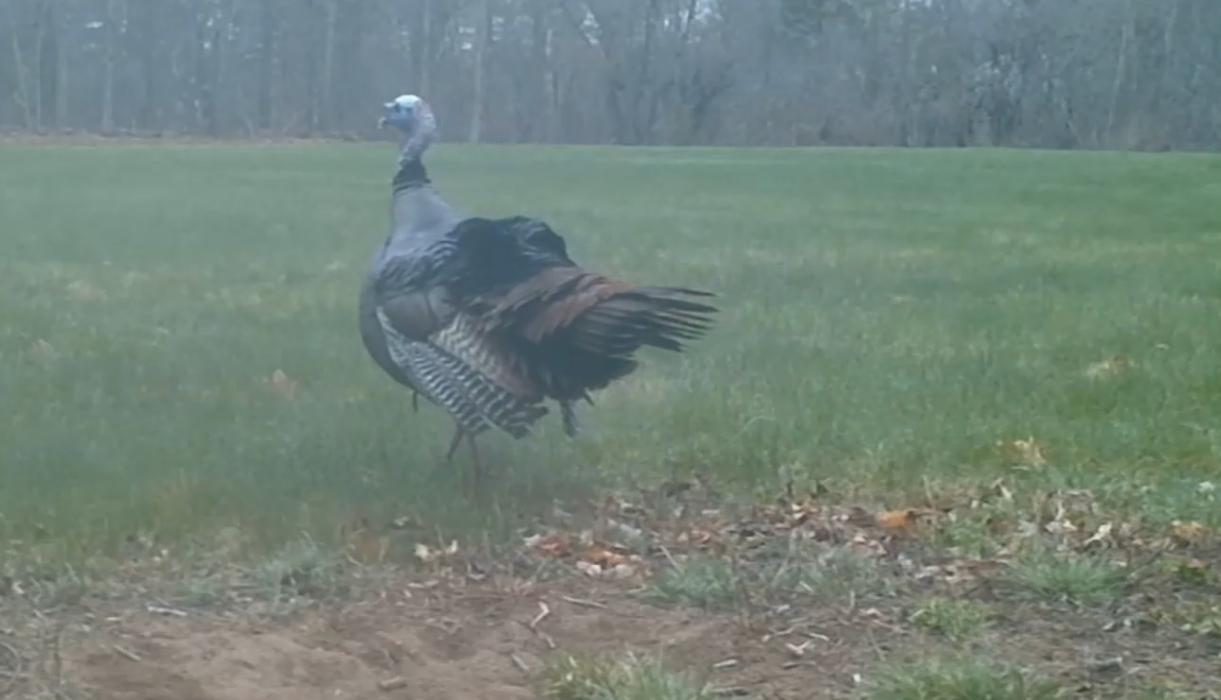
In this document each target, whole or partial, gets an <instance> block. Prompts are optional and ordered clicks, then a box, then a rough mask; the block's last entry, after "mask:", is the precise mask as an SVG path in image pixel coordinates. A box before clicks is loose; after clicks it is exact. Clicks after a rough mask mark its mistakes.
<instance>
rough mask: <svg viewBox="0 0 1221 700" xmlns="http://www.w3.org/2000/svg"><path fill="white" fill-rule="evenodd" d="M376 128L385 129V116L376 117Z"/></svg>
mask: <svg viewBox="0 0 1221 700" xmlns="http://www.w3.org/2000/svg"><path fill="white" fill-rule="evenodd" d="M377 128H379V129H385V128H386V118H385V117H382V118H380V119H378V120H377Z"/></svg>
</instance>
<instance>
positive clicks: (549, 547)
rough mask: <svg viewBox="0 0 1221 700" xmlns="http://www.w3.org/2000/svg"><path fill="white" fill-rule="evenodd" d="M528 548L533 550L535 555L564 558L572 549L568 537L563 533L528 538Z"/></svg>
mask: <svg viewBox="0 0 1221 700" xmlns="http://www.w3.org/2000/svg"><path fill="white" fill-rule="evenodd" d="M526 546H527V547H529V548H530V549H531V550H533V551H534V553H535V554H538V555H539V556H544V557H562V556H565V555H567V554H568V553H569V551H571V549H572V544H571V543H570V542H569V539H568V535H566V534H564V533H562V532H553V533H551V534H550V535H534V536H533V537H527V538H526Z"/></svg>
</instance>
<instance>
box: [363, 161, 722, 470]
mask: <svg viewBox="0 0 1221 700" xmlns="http://www.w3.org/2000/svg"><path fill="white" fill-rule="evenodd" d="M711 296H713V295H712V294H711V293H709V292H705V291H700V290H695V289H690V288H685V287H662V286H635V285H631V284H627V283H624V282H621V281H617V280H614V279H610V278H607V277H603V276H601V275H597V274H594V273H591V272H588V271H586V270H583V269H582V268H581V267H580V266H579V265H577V264H576V263H575V262H574V261H573V260H572V259H571V258H570V257H569V256H568V253H567V248H566V244H565V242H564V239H563V238H562V237H561V236H560V235H559V234H557V233H556V232H555V231H554V230H552V229H551V227H550V226H549V225H548V224H547V223H545V222H544V221H541V220H539V219H536V218H530V217H525V216H514V217H507V218H499V219H494V218H483V217H472V216H466V215H464V214H462V213H460V212H458V211H456V210H454V209H452V208H451V207H449V205H448V204H446V203H445V202H444V201H443V200H442V199H441V198H440V196H439V195H438V194H437V192H436V191H435V189H433V187H432V185H431V182H430V181H429V180H428V177H427V173H426V172H425V170H424V167H423V165H422V164H421V163H420V162H419V160H418V159H414V160H411V159H407V160H404V161H403V162H401V164H400V169H399V171H398V173H397V174H396V176H395V179H394V184H393V208H392V223H391V231H390V235H389V236H388V237H387V239H386V241H385V243H384V244H383V246H382V247H381V248H380V249H379V250H378V251H377V252H376V253H375V255H374V257H373V260H372V261H371V264H370V266H369V269H368V273H367V274H366V276H365V279H364V281H363V284H362V286H361V290H360V301H359V315H360V333H361V338H362V341H363V342H364V345H365V348H366V350H367V351H368V353H369V355H370V357H372V359H373V360H374V362H376V363H377V365H378V366H379V367H381V369H382V370H383V371H384V372H385V373H386V374H388V375H389V376H390V377H391V378H393V379H394V380H395V381H396V382H398V383H399V384H402V385H403V386H405V387H408V388H410V389H412V390H413V391H415V392H417V393H418V394H419V395H422V396H423V397H424V398H425V399H427V400H428V401H430V402H431V403H433V404H436V405H438V406H440V407H441V408H443V409H444V410H445V411H446V412H447V413H448V414H449V415H450V416H451V418H452V419H453V420H454V422H455V425H456V431H455V434H454V439H453V441H452V442H451V444H450V450H449V453H448V454H447V460H448V458H450V457H452V455H453V453H454V450H455V449H456V447H457V446H458V444H459V442H460V440H461V438H462V437H463V436H464V435H465V436H467V437H468V439H469V440H470V443H471V449H472V452H473V455H474V457H475V460H476V463H477V462H478V456H477V452H476V451H475V444H474V438H475V436H477V435H479V434H481V433H483V432H485V431H487V430H490V429H499V430H501V431H503V432H506V433H508V434H510V435H512V436H513V437H515V438H521V437H524V436H525V435H527V434H528V433H529V432H530V428H531V427H532V426H533V425H534V424H535V423H536V422H537V421H538V420H539V419H541V418H542V417H543V416H545V415H546V414H547V413H548V408H547V407H546V406H545V405H544V402H545V401H546V400H547V399H551V400H554V401H556V402H558V403H559V405H560V408H561V413H562V419H563V427H564V430H565V432H566V433H567V434H568V435H570V436H573V435H575V434H576V433H577V421H576V416H575V413H574V404H575V402H577V401H580V400H586V401H589V402H590V403H592V399H591V396H590V392H593V391H597V390H600V389H603V388H605V387H607V386H608V385H610V384H611V383H612V382H614V381H615V380H617V379H620V378H622V377H624V376H627V375H628V374H630V373H631V372H633V371H634V370H635V369H636V368H637V364H638V363H637V360H636V359H635V357H634V355H635V353H636V352H637V351H638V350H639V349H640V348H642V347H644V346H651V347H656V348H660V349H664V350H670V351H674V352H681V351H682V350H683V349H684V344H685V343H686V342H687V341H690V340H693V339H696V338H698V337H700V336H702V335H703V334H704V333H706V332H707V330H708V329H709V328H710V325H711V315H712V314H713V313H715V312H716V311H717V309H716V308H715V307H713V306H710V305H708V304H707V303H705V302H704V301H701V300H700V299H701V298H703V297H711ZM476 468H477V469H478V464H476Z"/></svg>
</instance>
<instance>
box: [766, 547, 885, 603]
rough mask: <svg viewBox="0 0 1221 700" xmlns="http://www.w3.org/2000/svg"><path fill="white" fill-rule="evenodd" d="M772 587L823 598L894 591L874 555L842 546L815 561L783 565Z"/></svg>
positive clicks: (823, 553)
mask: <svg viewBox="0 0 1221 700" xmlns="http://www.w3.org/2000/svg"><path fill="white" fill-rule="evenodd" d="M772 587H773V588H776V589H781V590H789V591H793V592H797V593H805V594H808V595H812V596H815V597H817V598H820V599H839V598H844V597H846V596H849V595H853V596H856V597H857V598H866V597H872V596H885V595H889V594H891V593H892V592H893V586H892V582H891V581H890V579H888V578H887V577H886V575H885V573H884V572H883V571H882V570H881V569H880V568H879V567H878V563H877V562H876V561H875V560H873V559H872V558H869V557H865V556H861V555H859V554H856V553H854V552H851V551H849V550H846V549H842V548H833V549H828V550H826V551H824V552H822V553H820V554H818V555H817V556H816V557H815V558H814V560H813V561H811V562H806V563H803V564H800V565H798V566H792V567H789V568H787V569H781V570H779V571H778V572H777V574H776V575H775V576H774V577H773V578H772Z"/></svg>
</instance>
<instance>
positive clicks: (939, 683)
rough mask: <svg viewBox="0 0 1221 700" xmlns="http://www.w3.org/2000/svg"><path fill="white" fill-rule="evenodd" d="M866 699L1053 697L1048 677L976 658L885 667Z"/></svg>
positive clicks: (1055, 689)
mask: <svg viewBox="0 0 1221 700" xmlns="http://www.w3.org/2000/svg"><path fill="white" fill-rule="evenodd" d="M868 697H869V700H1054V699H1056V698H1062V697H1065V694H1064V690H1063V689H1062V688H1061V687H1060V685H1059V684H1058V683H1056V682H1054V681H1052V680H1049V679H1046V678H1042V677H1039V676H1036V675H1035V674H1033V673H1030V672H1028V671H1025V670H1023V669H1021V668H1018V667H1016V666H1012V665H1009V664H1004V663H997V662H993V661H987V660H984V659H978V658H952V659H930V660H925V661H920V662H915V663H910V664H905V665H902V666H896V667H893V668H890V669H887V670H886V671H884V672H883V673H882V675H881V676H880V677H879V679H878V680H877V681H876V683H875V686H874V688H873V691H872V692H871V693H870V694H869V696H868Z"/></svg>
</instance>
